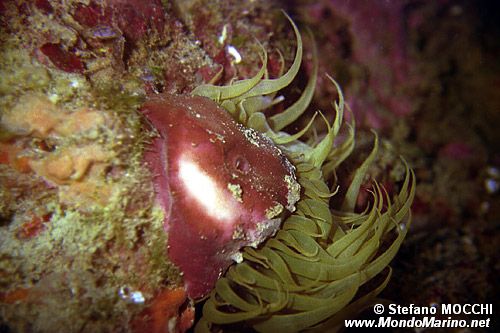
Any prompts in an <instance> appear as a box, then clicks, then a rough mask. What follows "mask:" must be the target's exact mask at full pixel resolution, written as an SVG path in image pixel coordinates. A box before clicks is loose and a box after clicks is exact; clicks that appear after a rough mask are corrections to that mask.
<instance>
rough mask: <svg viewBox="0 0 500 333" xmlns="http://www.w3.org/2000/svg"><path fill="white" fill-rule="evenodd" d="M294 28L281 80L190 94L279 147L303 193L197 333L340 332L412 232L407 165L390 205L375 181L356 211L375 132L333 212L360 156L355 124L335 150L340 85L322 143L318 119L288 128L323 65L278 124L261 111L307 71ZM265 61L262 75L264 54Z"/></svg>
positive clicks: (237, 272)
mask: <svg viewBox="0 0 500 333" xmlns="http://www.w3.org/2000/svg"><path fill="white" fill-rule="evenodd" d="M290 22H291V23H292V25H293V28H294V30H295V33H296V36H297V51H296V58H295V61H294V62H293V64H292V66H291V68H290V69H289V71H288V72H287V73H285V74H284V75H283V76H282V77H280V78H278V79H274V80H269V79H266V78H263V76H264V74H263V73H262V70H261V72H259V73H258V74H257V76H256V77H254V78H251V79H248V80H242V81H237V82H235V83H234V84H233V85H230V86H225V87H216V86H211V85H204V86H200V87H198V88H197V89H195V90H194V92H193V93H194V94H199V95H203V96H207V97H209V98H212V99H213V100H215V101H217V102H218V103H220V105H221V106H222V107H224V108H226V110H227V111H228V112H229V113H231V114H232V115H233V116H234V118H235V119H237V120H238V121H240V122H241V123H242V124H244V125H246V126H249V127H252V128H254V129H256V130H259V131H261V132H263V133H265V134H266V135H268V136H269V137H270V138H271V139H272V140H274V142H275V143H277V144H279V145H280V147H281V148H282V149H283V151H284V152H285V153H286V154H287V156H288V158H289V159H290V160H291V161H292V162H293V164H294V165H295V167H296V169H297V176H298V180H299V183H300V185H301V186H302V188H303V192H302V196H301V199H300V201H299V202H298V204H297V210H296V211H295V212H294V213H293V214H292V215H291V216H290V217H288V218H287V219H286V220H285V221H284V223H283V226H282V228H281V230H280V231H278V233H277V234H276V235H275V236H274V237H273V238H271V239H269V240H268V241H266V242H265V243H264V244H263V246H261V247H260V248H258V249H253V248H246V249H245V250H244V252H243V259H244V260H243V262H241V263H239V264H236V265H234V266H232V267H231V268H230V269H229V271H228V272H227V273H226V275H225V277H223V278H221V279H220V280H219V281H218V282H217V284H216V287H215V289H214V290H213V292H212V293H211V295H210V297H209V298H208V300H207V301H206V303H205V304H204V307H203V317H202V318H201V320H200V321H199V322H198V324H197V326H196V329H195V331H196V332H210V331H217V330H218V329H225V328H227V327H229V330H231V326H227V325H235V324H237V325H239V326H236V327H242V326H246V327H251V328H253V329H254V330H256V331H259V332H298V331H306V330H307V331H317V332H325V331H332V330H336V329H337V328H339V327H340V326H341V325H342V324H343V320H344V319H345V318H348V317H349V316H353V315H354V314H356V313H357V312H358V311H359V310H360V309H363V307H365V306H367V305H368V304H369V302H370V301H371V300H373V298H374V297H375V296H376V295H378V293H380V292H381V291H382V290H383V289H384V288H385V286H386V285H387V282H388V280H389V277H390V269H388V265H389V263H390V261H391V260H392V259H393V258H394V256H395V255H396V253H397V251H398V249H399V247H400V246H401V243H402V241H403V239H404V238H405V235H406V233H407V231H408V227H409V223H410V206H411V203H412V201H413V198H414V195H415V176H414V174H413V171H412V170H411V169H410V168H409V167H408V166H407V165H406V164H404V165H405V179H404V182H403V184H402V186H401V189H400V192H399V194H397V195H395V197H394V198H392V200H391V199H390V198H389V196H388V194H387V192H386V191H385V190H384V189H383V188H381V187H380V186H379V185H378V184H377V183H376V182H374V185H373V188H372V203H371V204H370V206H369V207H367V209H366V210H365V212H362V213H357V212H355V211H354V205H355V202H356V199H357V197H358V193H359V190H360V186H361V184H362V182H363V180H364V178H365V176H366V174H367V172H368V170H369V166H370V164H371V163H372V162H373V161H374V159H375V156H376V155H377V151H378V138H377V136H376V135H375V143H374V147H373V150H372V152H371V154H370V155H369V156H368V157H367V158H366V160H365V161H364V163H362V165H361V166H360V167H358V168H357V169H356V170H354V171H353V180H352V182H351V184H350V186H349V187H348V188H347V189H345V190H344V191H345V195H344V198H343V203H342V204H341V205H340V207H333V208H334V209H333V210H332V209H331V208H332V207H330V198H331V197H332V196H334V195H338V194H337V191H335V192H333V193H331V191H330V187H329V186H333V187H332V188H335V187H336V186H337V184H336V178H335V170H336V169H337V168H338V166H339V165H340V164H341V163H342V161H344V160H345V159H346V158H347V157H348V156H349V155H350V153H351V152H352V151H353V149H354V123H352V124H348V126H347V127H348V128H347V133H346V134H347V135H346V137H345V138H344V140H343V142H342V143H341V144H340V145H336V144H335V142H336V141H335V139H336V138H337V137H338V134H339V131H340V128H341V125H342V123H343V112H344V100H343V97H342V92H341V90H340V88H339V87H338V85H337V83H336V82H335V81H334V80H333V79H331V78H330V80H331V82H332V83H333V84H334V85H335V86H336V87H337V89H338V93H339V100H338V101H337V102H335V103H334V104H333V106H334V109H335V115H336V116H335V119H334V121H333V123H332V124H331V125H330V124H329V123H328V122H327V121H326V119H325V118H324V119H325V122H326V125H327V126H326V127H327V131H326V133H325V134H324V135H323V136H321V137H320V138H318V137H317V136H316V135H310V134H309V133H310V131H309V129H310V127H312V126H313V125H312V124H313V121H311V122H310V123H309V124H308V125H307V127H306V128H305V129H304V130H302V131H300V132H298V133H297V134H295V135H289V134H288V133H286V132H282V131H281V130H282V129H283V128H285V127H286V126H287V125H289V124H291V123H292V122H294V121H295V120H296V119H297V118H298V117H299V116H300V115H302V114H303V113H304V111H305V110H306V108H307V107H308V105H309V103H310V100H311V98H312V95H313V92H314V86H315V83H316V72H317V59H314V61H313V71H312V75H311V78H310V82H309V83H308V84H307V85H306V88H305V91H304V92H303V95H302V97H301V98H299V100H298V101H297V102H296V103H294V104H293V105H292V106H290V107H289V108H288V109H287V110H285V111H284V112H282V113H279V114H277V115H274V116H272V117H267V116H266V115H265V114H264V113H263V112H262V111H263V110H264V109H266V108H268V107H269V106H270V105H272V104H274V102H273V98H274V96H275V94H276V92H277V91H278V90H280V89H282V88H284V87H285V86H287V85H288V84H289V83H290V82H291V81H292V80H293V78H294V77H295V76H296V74H297V71H298V69H299V67H300V62H301V58H302V41H301V37H300V34H299V32H298V29H297V28H296V26H295V24H294V23H293V21H291V20H290ZM262 59H263V67H262V68H263V69H265V67H266V56H265V54H264V56H263V57H262ZM269 101H271V102H269ZM301 137H304V138H305V139H302V140H300V138H301ZM391 234H394V235H393V237H391ZM390 239H392V240H390ZM382 244H384V246H383V247H382ZM384 270H387V271H388V273H387V274H386V277H385V279H383V282H382V283H380V284H379V285H378V286H375V287H374V288H373V289H372V290H371V291H368V292H364V294H360V293H359V292H360V291H361V290H362V289H361V287H362V286H363V285H366V284H367V282H368V281H370V280H372V279H373V278H374V277H375V276H377V275H379V274H382V273H383V272H384ZM363 290H364V289H363Z"/></svg>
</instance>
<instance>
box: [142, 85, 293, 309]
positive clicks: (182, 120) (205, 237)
mask: <svg viewBox="0 0 500 333" xmlns="http://www.w3.org/2000/svg"><path fill="white" fill-rule="evenodd" d="M142 111H143V113H144V114H145V115H146V117H147V118H148V119H149V121H150V122H151V123H152V125H153V126H154V127H155V128H156V129H157V131H158V132H159V137H158V138H156V139H155V140H154V142H153V144H152V147H151V149H150V151H149V152H147V154H146V157H145V159H146V162H147V163H148V166H149V167H150V169H151V171H152V172H153V174H154V175H155V180H154V183H155V190H156V192H157V198H158V201H159V203H160V205H161V206H162V208H163V210H164V214H165V220H164V227H165V230H166V231H168V235H169V236H168V237H169V240H168V244H169V245H168V247H169V249H168V253H169V257H170V259H171V260H172V261H173V262H174V263H175V264H176V265H178V266H179V268H180V269H181V271H182V272H183V277H184V282H185V285H186V289H187V292H188V294H189V296H190V297H191V298H194V299H196V298H200V297H203V296H205V295H206V294H207V293H208V292H209V291H210V290H211V289H212V288H213V286H214V284H215V282H216V280H217V279H218V278H219V277H220V276H221V275H222V274H223V272H224V271H225V269H226V268H227V267H228V266H229V265H230V264H231V263H232V262H233V261H241V260H242V257H241V253H240V252H239V250H240V249H241V248H242V247H243V246H249V245H250V246H256V245H257V244H259V243H260V242H262V241H263V240H264V239H266V238H267V237H269V236H270V235H272V234H274V233H275V232H276V230H277V229H278V228H279V226H280V222H281V220H282V217H283V215H284V214H285V212H286V211H287V210H288V211H290V212H291V211H293V210H294V209H295V207H294V204H295V202H296V201H297V200H298V199H299V196H300V186H299V185H298V183H297V181H296V179H295V175H294V167H293V166H292V165H291V163H290V162H289V161H288V160H287V159H286V158H285V156H284V155H283V153H282V152H281V151H280V149H279V148H277V147H276V146H275V145H274V144H273V143H272V141H271V140H270V139H268V138H267V137H265V136H263V135H262V134H260V133H258V132H256V131H254V130H252V129H247V128H244V127H243V126H242V125H240V124H238V123H236V122H235V121H234V120H233V119H232V118H231V116H230V115H229V114H228V113H227V112H226V111H224V110H223V109H221V108H220V107H218V106H217V104H215V103H214V102H213V101H211V100H209V99H208V98H205V97H198V96H195V97H193V96H174V95H166V94H165V95H160V96H157V97H153V98H151V99H150V100H149V101H148V102H146V104H145V105H144V106H143V108H142Z"/></svg>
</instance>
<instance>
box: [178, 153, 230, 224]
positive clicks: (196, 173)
mask: <svg viewBox="0 0 500 333" xmlns="http://www.w3.org/2000/svg"><path fill="white" fill-rule="evenodd" d="M179 178H180V179H181V181H182V183H183V184H184V186H185V187H186V189H187V192H188V193H189V194H190V196H191V197H192V198H193V199H194V200H195V201H196V202H197V203H198V204H200V206H202V207H203V208H205V213H206V214H207V215H208V216H210V217H212V218H214V219H217V220H219V221H224V222H226V223H229V222H230V221H231V220H233V219H234V218H235V216H236V215H237V210H236V207H235V205H234V202H233V200H234V199H233V198H232V196H231V195H230V194H228V193H227V189H226V188H221V187H220V186H218V184H217V182H216V181H215V180H214V179H213V177H211V176H210V175H208V174H207V173H206V172H205V171H203V170H202V169H201V168H200V166H199V165H198V164H197V163H196V162H195V161H193V160H192V159H190V158H189V157H188V156H185V155H184V156H182V157H181V159H180V161H179Z"/></svg>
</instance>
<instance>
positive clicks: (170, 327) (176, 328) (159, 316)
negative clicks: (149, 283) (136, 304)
mask: <svg viewBox="0 0 500 333" xmlns="http://www.w3.org/2000/svg"><path fill="white" fill-rule="evenodd" d="M186 300H187V295H186V291H185V289H184V288H176V289H165V290H162V291H161V292H160V293H159V294H158V295H156V297H155V298H154V299H153V301H152V302H151V305H150V306H149V307H147V308H146V309H145V310H144V311H142V312H141V313H140V314H139V315H138V316H137V317H135V318H134V319H133V320H132V323H131V326H132V330H133V332H136V333H140V332H150V333H164V332H169V333H174V332H185V331H186V330H187V329H189V328H190V327H191V326H192V325H193V322H194V308H192V307H189V306H188V307H186V309H184V310H183V311H181V310H182V309H181V307H182V305H183V304H184V303H185V302H186Z"/></svg>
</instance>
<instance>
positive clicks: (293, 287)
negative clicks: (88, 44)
mask: <svg viewBox="0 0 500 333" xmlns="http://www.w3.org/2000/svg"><path fill="white" fill-rule="evenodd" d="M287 17H288V16H287ZM289 20H290V22H291V24H292V26H293V29H294V31H295V34H296V38H297V49H296V54H295V59H294V61H293V64H292V65H291V67H290V69H289V70H288V71H286V72H285V73H283V72H284V70H283V68H282V69H281V74H282V75H280V76H279V77H278V78H276V79H270V78H268V73H267V53H266V52H265V51H263V53H262V54H261V59H262V67H261V68H260V70H259V72H258V73H257V75H255V76H254V77H252V78H249V79H245V80H240V81H235V82H233V83H231V84H230V85H228V86H214V85H211V84H205V85H201V86H198V87H197V88H195V89H194V90H193V91H192V95H193V96H171V97H161V96H160V97H154V98H149V100H148V97H144V96H143V95H142V94H138V93H137V91H138V89H137V86H138V85H139V84H138V83H137V84H136V83H134V82H132V83H130V84H129V85H128V87H126V88H124V87H119V88H117V87H115V86H113V85H106V84H102V85H99V84H96V85H93V86H90V85H88V84H87V83H85V80H82V79H81V76H79V74H77V73H76V74H75V73H70V74H68V73H62V72H61V71H59V70H57V69H50V70H49V69H45V68H43V67H42V66H38V65H33V64H31V63H30V62H29V61H26V62H22V61H21V60H18V59H17V60H16V59H13V58H12V55H11V54H8V51H3V52H4V53H3V55H2V61H5V62H7V63H8V64H13V63H14V64H16V65H15V66H14V68H25V69H24V70H20V73H16V74H13V73H12V72H11V71H12V67H9V68H8V69H5V68H7V67H5V66H2V67H3V68H4V69H3V70H2V71H3V72H5V73H7V72H8V75H7V77H12V76H14V75H16V76H21V77H28V76H29V75H28V72H31V73H32V79H33V80H31V81H30V79H27V80H26V81H25V83H22V84H21V85H24V87H23V89H19V87H18V86H15V85H12V86H9V85H5V84H0V93H1V95H2V96H6V97H5V98H3V97H2V99H3V101H2V102H1V106H2V108H3V110H6V111H2V113H1V114H0V116H1V118H0V126H1V130H2V133H1V135H0V147H1V149H2V156H1V157H2V158H1V159H0V162H1V163H0V179H1V180H2V184H0V198H2V199H3V198H6V199H7V201H6V203H0V215H1V216H0V217H1V218H2V224H1V226H0V227H1V232H0V244H1V246H0V285H1V286H2V292H1V293H0V316H1V317H0V318H1V322H5V323H6V324H7V325H9V327H11V328H13V329H17V330H19V331H37V332H48V331H54V330H57V329H59V330H61V329H64V330H65V331H68V332H92V331H113V330H115V331H116V330H120V331H132V332H141V331H144V330H145V329H146V330H149V331H151V332H160V331H162V330H164V329H165V327H168V328H172V331H178V332H183V331H186V330H187V329H189V327H190V326H191V325H192V322H193V318H194V313H193V311H194V307H193V304H192V300H189V298H188V296H189V290H188V291H186V288H185V285H184V282H183V281H182V279H183V278H182V273H181V272H180V270H179V268H178V267H176V266H175V265H174V264H173V263H172V262H171V261H170V259H169V256H168V251H167V244H168V238H169V234H168V233H166V232H165V230H167V231H168V227H167V226H166V224H165V220H166V219H167V218H168V214H166V212H165V210H164V209H162V208H164V207H159V206H160V204H158V197H157V196H155V194H156V195H157V194H158V193H157V192H158V191H156V193H155V187H154V186H155V185H157V184H154V182H157V179H158V175H157V174H155V173H154V172H152V171H151V169H148V168H147V165H145V161H144V156H147V153H146V154H145V152H150V151H151V150H152V149H151V144H152V142H155V140H156V139H157V138H159V137H161V135H163V133H161V132H160V131H157V129H155V128H154V126H153V124H151V123H149V122H148V120H147V117H144V115H142V114H141V113H140V112H137V110H139V109H141V107H144V105H148V104H147V103H148V101H149V103H150V104H149V105H153V106H152V108H154V107H155V106H154V103H161V101H162V98H165V99H168V100H169V101H174V102H175V101H181V100H188V99H191V98H193V99H196V100H198V101H203V100H208V99H210V100H212V101H213V102H215V103H216V104H217V106H216V107H217V108H218V109H220V108H222V109H223V110H224V112H227V113H228V114H229V115H230V116H231V117H232V119H234V120H235V121H236V122H237V123H238V125H237V126H239V127H241V128H242V131H243V133H244V135H246V137H247V138H246V139H247V140H248V142H250V144H251V145H253V146H254V148H253V149H259V148H262V147H259V145H264V144H265V145H269V147H272V148H269V149H271V150H272V149H276V151H273V154H275V155H277V156H279V159H280V161H281V162H282V163H283V165H285V167H284V168H285V169H286V172H285V173H284V177H282V178H283V179H280V181H281V183H280V184H281V185H283V184H284V185H283V186H284V188H285V189H286V190H287V191H282V192H280V193H279V194H280V195H283V196H284V198H285V199H284V200H282V202H279V200H276V201H275V202H269V205H268V207H265V208H266V209H265V210H264V212H265V213H264V215H265V216H266V217H267V218H268V219H269V220H272V221H273V224H272V225H271V227H269V226H268V225H265V224H263V223H260V224H259V223H257V224H256V226H254V227H255V230H257V231H259V232H262V235H265V236H266V237H267V236H269V235H272V234H273V233H274V232H275V234H274V236H273V237H272V238H269V239H268V240H267V241H265V242H264V243H262V244H260V246H258V244H257V243H258V242H255V243H252V244H250V245H252V246H253V247H246V248H245V249H243V250H242V251H241V253H240V252H239V250H240V249H239V248H237V249H236V251H233V252H232V253H231V254H229V253H228V254H227V255H228V256H230V257H231V259H232V260H234V261H236V262H237V264H235V265H233V266H231V267H230V268H229V270H228V271H227V272H226V273H225V275H224V276H223V277H221V278H220V279H218V281H217V282H216V285H215V288H214V289H213V290H212V292H211V293H210V295H209V297H208V299H206V301H205V303H204V306H203V316H202V318H201V319H200V320H199V322H198V323H197V325H196V328H195V331H196V332H210V331H218V330H219V329H222V330H226V329H227V330H229V331H231V330H238V328H242V327H245V328H253V329H254V330H257V331H261V332H270V331H276V332H294V331H304V330H310V331H317V332H324V331H326V330H328V329H336V328H338V327H340V326H342V324H343V319H344V318H347V317H349V316H353V315H355V314H356V313H358V311H360V310H361V309H363V308H364V307H366V306H368V304H369V303H370V302H371V301H372V300H373V298H374V297H376V295H377V294H378V293H380V292H381V291H382V289H383V288H384V287H385V286H386V285H387V283H388V281H389V278H390V269H387V267H388V265H389V263H390V261H391V260H392V259H393V258H394V256H395V254H396V253H397V251H398V249H399V247H400V245H401V243H402V241H403V239H404V237H405V235H406V232H407V230H408V227H409V223H410V220H411V219H410V206H411V203H412V200H413V197H414V189H415V176H414V174H413V172H412V171H411V169H409V167H408V166H407V165H406V163H404V162H403V164H404V166H405V172H406V175H405V179H404V181H403V183H402V185H401V187H400V192H399V194H397V195H395V196H394V197H393V198H392V199H391V198H389V194H388V193H387V192H386V191H385V190H384V188H383V187H381V186H379V185H378V184H377V182H373V187H372V190H371V195H372V200H371V203H370V204H369V205H368V207H367V208H366V209H365V211H363V212H361V213H358V212H357V211H355V205H356V200H357V197H358V193H359V191H360V186H361V185H362V184H363V183H365V178H366V174H367V173H368V168H369V166H370V164H371V163H372V162H373V161H374V159H375V158H376V154H377V151H378V138H377V136H376V135H375V143H374V147H373V150H372V151H371V153H370V154H369V156H368V157H367V158H366V160H365V161H364V162H363V163H362V164H361V166H359V167H358V168H357V169H356V170H355V171H354V172H353V175H352V181H351V184H350V186H349V187H348V188H346V189H340V190H339V184H338V181H337V178H336V175H337V174H336V170H338V168H339V166H340V165H341V164H342V162H344V161H345V160H346V159H347V158H348V157H349V156H350V154H351V153H352V151H353V149H354V135H355V132H354V123H350V124H347V130H346V131H342V132H341V125H342V124H343V122H344V120H343V118H344V110H345V105H344V100H343V97H342V93H341V90H340V88H339V87H338V85H337V83H336V82H335V81H334V80H333V79H332V78H330V77H328V78H329V80H330V81H331V82H332V84H333V85H335V87H336V88H337V91H338V94H339V100H338V102H335V103H334V109H335V117H334V120H333V123H331V124H330V123H329V122H328V121H327V120H326V117H324V116H323V115H322V114H320V117H321V118H323V120H324V122H325V126H326V132H325V133H323V134H320V135H318V133H317V130H316V124H315V121H316V120H317V119H319V117H318V113H317V114H315V116H314V117H313V118H312V119H311V120H310V121H309V123H308V124H307V126H306V127H305V128H304V129H302V130H300V131H298V132H297V133H294V134H289V133H287V132H285V131H283V130H284V129H285V128H287V127H288V126H289V125H290V124H292V123H294V122H295V121H296V120H297V119H298V118H299V117H300V116H301V115H303V114H304V112H305V111H306V109H307V107H308V106H309V104H310V102H311V100H312V98H313V94H314V88H315V84H316V80H317V75H318V74H317V71H318V70H317V55H316V53H315V47H314V46H313V53H314V54H313V58H312V60H313V61H312V62H313V68H312V73H311V75H310V79H309V81H308V83H307V85H306V87H305V89H304V92H303V93H302V95H301V96H300V98H299V99H298V100H297V101H296V102H295V103H293V104H292V105H291V106H289V107H288V108H287V109H285V110H284V111H282V112H280V113H277V114H274V115H271V116H269V115H268V114H267V112H266V111H265V110H267V109H269V108H271V107H272V106H273V105H275V104H277V103H279V102H281V101H282V99H283V98H282V97H277V93H278V91H279V90H281V89H283V88H285V87H287V86H288V85H290V83H291V82H292V81H293V80H294V78H295V77H296V76H297V73H298V72H299V69H300V65H301V62H302V39H301V36H300V33H299V31H298V29H297V27H296V26H295V24H294V23H293V21H292V20H291V19H290V18H289ZM23 57H27V58H28V56H27V55H26V54H24V55H22V56H21V57H20V59H23ZM19 61H21V64H19V63H16V62H19ZM282 67H283V66H282ZM0 74H4V73H0ZM2 76H3V75H2ZM35 79H36V80H35ZM68 83H69V84H68ZM61 86H64V87H66V88H64V89H60V87H61ZM68 86H70V87H74V86H78V89H77V91H78V94H80V95H81V96H84V97H75V95H78V94H77V93H76V91H75V90H74V89H73V88H67V87H68ZM58 87H59V88H58ZM139 90H140V89H139ZM12 96H14V97H15V98H13V97H12ZM145 100H146V103H144V101H145ZM89 101H92V103H90V102H89ZM158 101H159V102H158ZM186 103H187V102H186ZM200 103H202V102H200ZM203 103H205V102H203ZM211 103H212V102H211ZM144 114H145V115H146V116H147V113H146V112H144ZM317 127H318V128H319V127H320V126H317ZM145 129H148V130H145ZM344 132H345V133H344ZM213 138H214V141H217V140H225V138H219V137H217V136H216V135H215V134H214V135H213ZM267 140H269V142H268V141H267ZM271 144H272V146H271ZM4 155H5V156H4ZM282 157H283V158H282ZM290 162H291V164H290ZM238 163H242V162H241V161H239V160H238ZM238 163H237V164H236V166H237V169H238V170H240V171H241V168H246V167H247V166H245V165H240V164H238ZM289 164H290V168H288V165H289ZM153 171H154V170H153ZM275 176H276V175H275ZM13 179H16V181H15V182H14V181H13ZM224 191H227V193H229V194H228V195H229V197H230V198H232V200H234V201H235V202H236V203H238V204H243V203H246V202H247V201H246V200H247V199H246V198H247V196H248V195H249V194H248V191H247V190H246V189H245V188H244V186H242V185H240V183H238V177H237V176H234V177H233V178H232V179H231V181H229V182H226V184H225V186H224ZM29 192H31V193H32V194H31V195H27V193H29ZM340 192H342V194H341V193H340ZM340 195H343V196H344V197H343V200H342V204H341V205H339V206H338V207H331V205H330V200H331V198H332V197H334V196H336V197H337V196H340ZM16 201H19V202H16ZM21 201H22V203H21ZM286 214H288V215H286ZM28 217H30V218H28ZM281 218H285V220H284V222H283V223H282V224H281V227H280V228H279V230H277V229H278V226H279V221H280V219H281ZM3 220H5V221H7V222H4V221H3ZM261 222H262V221H261ZM259 228H260V229H259ZM266 228H268V229H269V230H267V229H266ZM272 228H276V229H275V230H272ZM247 231H248V230H245V228H242V227H241V226H239V228H238V227H237V228H235V229H234V230H232V233H231V238H232V239H243V238H245V237H246V236H248V235H247V234H246V232H247ZM260 241H262V239H259V242H260ZM382 245H383V246H382ZM187 246H189V244H188V245H187ZM223 250H226V249H225V248H224V249H223ZM231 250H235V248H231ZM189 259H190V260H191V258H189ZM383 273H385V278H384V279H383V281H382V282H381V283H380V284H378V285H375V286H374V285H373V283H369V282H370V281H373V279H374V278H375V277H376V276H378V275H380V274H383ZM367 285H368V286H369V287H370V288H372V289H371V290H370V291H366V289H367V288H366V286H367ZM362 286H363V287H364V288H361V287H362ZM27 319H29V324H28V323H27ZM171 319H172V320H171Z"/></svg>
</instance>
